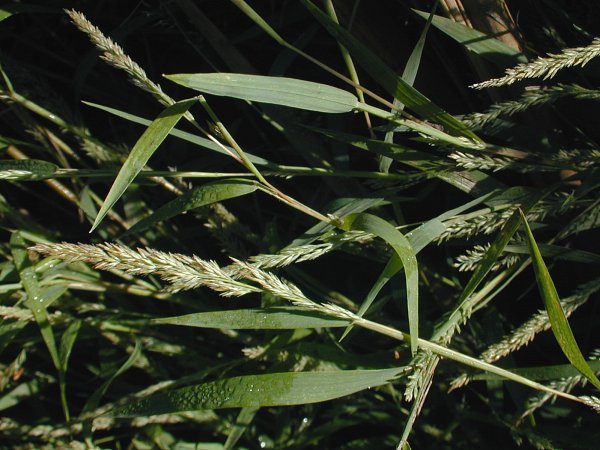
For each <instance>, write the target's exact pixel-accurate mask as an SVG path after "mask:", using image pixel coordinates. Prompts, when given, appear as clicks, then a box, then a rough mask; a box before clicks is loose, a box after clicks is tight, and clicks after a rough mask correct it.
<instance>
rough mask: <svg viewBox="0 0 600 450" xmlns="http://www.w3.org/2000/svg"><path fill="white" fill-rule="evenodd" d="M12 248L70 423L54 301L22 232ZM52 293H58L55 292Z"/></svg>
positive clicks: (12, 236)
mask: <svg viewBox="0 0 600 450" xmlns="http://www.w3.org/2000/svg"><path fill="white" fill-rule="evenodd" d="M10 246H11V251H12V256H13V261H14V264H15V267H16V268H17V271H18V272H19V277H20V278H21V283H22V285H23V288H24V289H25V292H26V293H27V300H26V301H25V304H26V305H27V307H28V308H29V309H30V310H31V312H32V314H33V317H34V319H35V321H36V322H37V324H38V326H39V328H40V333H41V334H42V339H43V340H44V342H45V344H46V347H47V348H48V352H49V353H50V357H51V358H52V362H53V364H54V367H55V368H56V370H57V371H58V378H59V388H60V397H61V404H62V408H63V413H64V415H65V419H66V421H67V422H69V420H70V415H69V407H68V405H67V398H66V392H65V370H64V367H63V365H62V362H61V361H62V360H61V357H60V354H59V352H58V349H57V347H56V340H55V338H54V332H53V331H52V327H51V326H50V322H49V321H48V311H47V310H46V305H48V304H50V303H52V301H54V299H48V298H46V297H45V295H44V294H45V292H48V290H46V291H42V289H41V288H40V285H39V283H38V279H37V275H36V273H35V267H34V266H33V265H32V264H31V261H30V260H29V257H28V256H27V246H26V244H25V239H23V237H22V236H21V233H20V232H18V231H16V232H14V233H13V234H12V235H11V237H10ZM52 292H56V291H54V290H53V291H52ZM65 361H66V359H65Z"/></svg>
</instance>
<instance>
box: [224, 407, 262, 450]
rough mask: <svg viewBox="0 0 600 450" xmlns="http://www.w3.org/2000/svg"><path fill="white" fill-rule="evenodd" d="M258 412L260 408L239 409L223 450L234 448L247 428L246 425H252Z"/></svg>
mask: <svg viewBox="0 0 600 450" xmlns="http://www.w3.org/2000/svg"><path fill="white" fill-rule="evenodd" d="M259 410H260V408H242V409H241V411H240V413H239V414H238V416H237V417H236V419H235V422H234V423H233V425H232V427H231V431H230V432H229V435H227V441H226V442H225V444H224V445H223V450H233V449H234V448H235V444H237V442H238V441H239V440H240V438H241V437H242V436H243V434H244V432H245V431H246V429H247V428H248V425H250V424H251V423H252V420H254V417H255V416H256V413H257V412H258V411H259Z"/></svg>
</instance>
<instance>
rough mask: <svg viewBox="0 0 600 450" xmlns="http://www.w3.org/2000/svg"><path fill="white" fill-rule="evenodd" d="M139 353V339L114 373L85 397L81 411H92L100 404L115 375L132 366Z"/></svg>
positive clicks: (140, 346)
mask: <svg viewBox="0 0 600 450" xmlns="http://www.w3.org/2000/svg"><path fill="white" fill-rule="evenodd" d="M141 353H142V345H141V344H140V341H136V342H135V347H134V349H133V351H132V352H131V354H130V355H129V357H128V358H127V359H126V360H125V362H124V363H123V364H122V365H121V367H119V368H118V369H117V370H116V371H115V373H113V374H112V375H111V376H110V378H108V379H107V380H106V381H105V382H104V383H102V385H101V386H100V387H99V388H98V389H96V390H95V391H94V393H93V394H92V395H91V396H90V398H88V399H87V401H86V402H85V405H84V406H83V410H82V413H86V412H89V411H93V410H95V409H96V408H97V407H98V405H99V404H100V400H101V399H102V397H103V396H104V394H105V393H106V391H107V390H108V388H109V387H110V385H111V384H112V382H113V381H115V379H116V378H117V377H119V376H120V375H122V374H123V373H125V372H126V371H127V370H129V368H130V367H131V366H133V363H135V361H136V359H137V358H138V357H139V356H140V355H141Z"/></svg>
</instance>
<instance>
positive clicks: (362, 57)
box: [302, 0, 479, 141]
mask: <svg viewBox="0 0 600 450" xmlns="http://www.w3.org/2000/svg"><path fill="white" fill-rule="evenodd" d="M302 3H304V5H305V6H306V8H307V9H308V10H309V11H310V13H311V14H312V15H313V16H314V17H315V18H316V19H317V20H318V21H319V22H320V23H321V25H323V27H325V29H326V30H327V31H328V32H329V34H331V35H332V36H333V37H334V38H335V39H336V40H337V41H338V42H339V43H341V44H342V45H343V46H344V47H346V49H347V50H348V51H349V52H350V54H351V55H352V56H353V57H354V60H355V61H356V62H357V63H358V64H360V66H361V67H362V68H363V69H364V70H365V71H366V72H367V73H368V74H369V75H370V76H371V77H373V79H374V80H376V81H377V82H378V83H379V84H380V85H381V86H382V87H383V88H384V89H385V90H386V91H387V92H388V93H389V94H391V95H393V96H394V98H396V99H397V100H399V101H401V102H402V103H404V105H406V107H407V108H409V109H411V110H412V111H414V112H415V113H417V114H419V115H420V116H421V117H422V118H424V119H427V120H430V121H432V122H436V123H439V124H442V125H444V126H445V127H446V128H447V130H448V132H449V133H451V134H453V135H455V136H463V137H466V138H469V139H472V140H475V141H479V138H478V137H477V136H476V135H475V134H474V133H473V132H472V131H471V130H469V129H468V128H467V127H466V126H465V125H464V124H463V123H462V122H460V121H459V120H458V119H456V118H454V117H452V116H451V115H450V114H448V113H447V112H446V111H444V110H443V109H442V108H440V107H439V106H437V105H436V104H434V103H433V102H432V101H431V100H429V99H428V98H427V97H425V96H424V95H423V94H421V93H420V92H419V91H417V90H416V89H415V88H413V87H412V86H410V85H409V84H408V83H406V82H405V81H404V80H403V79H402V78H401V77H399V76H398V75H396V73H395V72H394V71H393V70H392V69H391V68H390V67H389V66H387V65H386V64H385V63H384V62H383V61H382V60H381V59H380V58H379V57H378V56H376V55H375V53H373V52H372V51H370V50H369V49H368V48H366V47H365V46H364V45H363V44H362V43H360V42H359V41H358V40H356V39H355V38H354V36H352V35H351V34H350V33H349V32H348V31H346V30H345V29H344V28H342V27H341V26H339V25H338V24H336V23H335V22H334V21H333V20H331V19H330V18H329V17H328V16H327V14H325V13H323V12H322V11H321V10H320V9H319V8H317V7H316V6H315V5H314V4H313V3H311V2H310V1H307V0H303V1H302Z"/></svg>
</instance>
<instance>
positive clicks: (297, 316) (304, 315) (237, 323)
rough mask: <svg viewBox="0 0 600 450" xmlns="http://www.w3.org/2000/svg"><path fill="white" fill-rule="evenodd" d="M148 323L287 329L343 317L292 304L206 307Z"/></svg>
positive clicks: (336, 323)
mask: <svg viewBox="0 0 600 450" xmlns="http://www.w3.org/2000/svg"><path fill="white" fill-rule="evenodd" d="M152 323H155V324H163V325H183V326H188V327H200V328H225V329H231V330H290V329H296V328H321V327H323V328H325V327H329V328H332V327H344V326H347V325H348V323H349V322H348V321H347V320H341V319H332V318H330V317H327V316H325V315H323V314H318V313H315V312H308V311H302V310H300V309H298V308H293V307H279V308H267V309H236V310H231V311H209V312H201V313H193V314H187V315H185V316H177V317H162V318H159V319H153V320H152Z"/></svg>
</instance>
